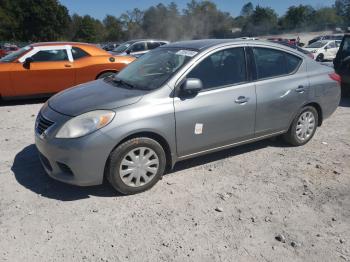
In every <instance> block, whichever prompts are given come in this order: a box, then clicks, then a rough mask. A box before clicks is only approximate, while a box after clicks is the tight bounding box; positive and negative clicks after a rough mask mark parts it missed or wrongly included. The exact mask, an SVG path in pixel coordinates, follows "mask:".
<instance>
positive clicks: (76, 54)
mask: <svg viewBox="0 0 350 262" xmlns="http://www.w3.org/2000/svg"><path fill="white" fill-rule="evenodd" d="M72 55H73V59H74V60H78V59H80V58H83V57H87V56H90V55H89V54H88V53H87V52H85V51H84V50H83V49H81V48H79V47H73V48H72Z"/></svg>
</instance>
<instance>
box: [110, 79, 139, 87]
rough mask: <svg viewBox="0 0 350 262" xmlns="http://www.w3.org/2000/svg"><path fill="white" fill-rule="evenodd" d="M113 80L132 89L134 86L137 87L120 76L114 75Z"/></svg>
mask: <svg viewBox="0 0 350 262" xmlns="http://www.w3.org/2000/svg"><path fill="white" fill-rule="evenodd" d="M112 81H113V82H114V83H117V84H120V85H123V86H127V87H129V88H130V89H134V88H135V86H134V85H133V84H130V83H128V82H126V81H124V80H122V79H120V78H118V77H113V78H112Z"/></svg>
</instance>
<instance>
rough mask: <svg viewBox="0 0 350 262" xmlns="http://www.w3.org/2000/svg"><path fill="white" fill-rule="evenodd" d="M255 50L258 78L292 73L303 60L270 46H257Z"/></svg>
mask: <svg viewBox="0 0 350 262" xmlns="http://www.w3.org/2000/svg"><path fill="white" fill-rule="evenodd" d="M253 52H254V59H255V64H256V72H257V77H258V79H264V78H270V77H276V76H282V75H286V74H290V73H292V72H294V71H295V70H296V69H297V68H298V67H299V65H300V63H301V61H302V60H301V59H300V58H299V57H297V56H294V55H291V54H288V53H285V52H283V51H279V50H275V49H270V48H259V47H256V48H254V49H253Z"/></svg>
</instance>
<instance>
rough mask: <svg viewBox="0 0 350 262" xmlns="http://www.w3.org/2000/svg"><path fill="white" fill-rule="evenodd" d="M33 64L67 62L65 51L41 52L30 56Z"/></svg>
mask: <svg viewBox="0 0 350 262" xmlns="http://www.w3.org/2000/svg"><path fill="white" fill-rule="evenodd" d="M32 58H33V60H34V62H54V61H68V55H67V50H66V49H59V50H54V49H52V50H41V51H39V52H37V53H36V54H35V55H33V56H32Z"/></svg>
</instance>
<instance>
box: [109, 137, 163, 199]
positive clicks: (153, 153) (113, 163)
mask: <svg viewBox="0 0 350 262" xmlns="http://www.w3.org/2000/svg"><path fill="white" fill-rule="evenodd" d="M165 167H166V156H165V152H164V150H163V148H162V146H161V145H160V144H159V143H158V142H157V141H155V140H153V139H150V138H147V137H140V138H133V139H131V140H129V141H126V142H124V143H123V144H121V145H119V146H118V147H117V148H116V149H115V150H114V151H113V152H112V153H111V155H110V159H109V164H108V167H107V170H106V171H107V179H108V180H109V182H110V183H111V185H112V186H113V187H114V188H115V189H116V190H117V191H118V192H120V193H122V194H125V195H128V194H136V193H140V192H143V191H145V190H148V189H150V188H151V187H153V186H154V185H155V184H156V183H157V182H158V180H159V179H160V178H161V176H162V175H163V173H164V171H165Z"/></svg>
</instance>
